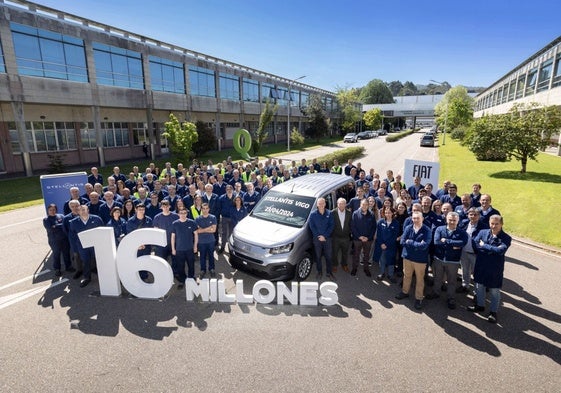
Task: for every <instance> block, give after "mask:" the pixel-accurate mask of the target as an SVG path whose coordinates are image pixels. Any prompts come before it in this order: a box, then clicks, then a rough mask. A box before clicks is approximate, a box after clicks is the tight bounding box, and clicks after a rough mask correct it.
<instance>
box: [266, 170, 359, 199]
mask: <svg viewBox="0 0 561 393" xmlns="http://www.w3.org/2000/svg"><path fill="white" fill-rule="evenodd" d="M348 183H354V180H353V178H352V177H350V176H345V175H338V174H334V173H312V174H309V175H304V176H299V177H297V178H295V179H291V180H288V181H286V182H283V183H280V184H277V185H276V186H274V187H273V188H272V189H271V190H274V191H279V192H285V193H288V194H290V193H297V194H299V195H306V196H313V197H318V196H321V195H323V194H324V193H325V192H326V191H328V190H331V189H334V188H339V187H342V186H344V185H345V184H348Z"/></svg>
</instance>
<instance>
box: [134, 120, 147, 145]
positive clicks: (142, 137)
mask: <svg viewBox="0 0 561 393" xmlns="http://www.w3.org/2000/svg"><path fill="white" fill-rule="evenodd" d="M132 126H133V128H132V139H133V144H135V145H142V144H143V143H144V142H146V143H148V142H149V140H148V130H147V129H146V128H145V127H144V123H133V125H132Z"/></svg>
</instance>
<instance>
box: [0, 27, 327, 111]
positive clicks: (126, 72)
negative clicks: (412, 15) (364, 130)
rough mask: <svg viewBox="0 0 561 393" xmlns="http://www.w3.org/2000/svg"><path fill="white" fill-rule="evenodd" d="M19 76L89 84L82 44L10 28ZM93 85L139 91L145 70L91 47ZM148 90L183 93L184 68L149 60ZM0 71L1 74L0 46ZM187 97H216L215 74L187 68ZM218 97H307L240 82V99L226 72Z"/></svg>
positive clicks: (295, 100) (111, 50)
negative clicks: (188, 86) (149, 80)
mask: <svg viewBox="0 0 561 393" xmlns="http://www.w3.org/2000/svg"><path fill="white" fill-rule="evenodd" d="M10 26H11V30H12V38H13V42H14V51H15V56H16V64H17V67H18V71H19V73H20V74H22V75H30V76H38V77H44V78H55V79H64V80H70V81H75V82H85V83H87V82H89V76H88V68H87V61H86V52H85V46H84V41H83V40H82V39H79V38H75V37H71V36H67V35H64V34H60V33H55V32H52V31H48V30H43V29H38V28H34V27H30V26H26V25H21V24H18V23H14V22H11V23H10ZM92 49H93V58H94V64H95V72H96V82H97V83H98V84H100V85H109V86H118V87H126V88H131V89H144V88H145V85H144V71H143V67H142V56H141V54H140V53H138V52H135V51H132V50H128V49H123V48H118V47H114V46H110V45H106V44H101V43H98V42H93V43H92ZM149 67H150V76H151V83H152V89H153V90H156V91H165V92H170V93H177V94H185V93H186V89H185V73H184V65H183V63H180V62H175V61H171V60H167V59H163V58H160V57H157V56H149ZM0 72H6V68H5V64H4V56H3V52H2V48H1V47H0ZM189 82H190V90H191V91H190V94H191V95H194V96H204V97H216V96H217V91H216V82H215V72H214V71H213V70H210V69H207V68H203V67H197V66H189ZM218 83H219V89H220V97H221V98H222V99H226V100H235V101H239V100H240V99H242V100H244V101H248V102H265V101H266V100H271V101H274V102H276V103H278V104H279V105H288V103H289V102H290V103H291V105H293V106H301V107H304V106H306V105H307V104H308V99H309V94H308V93H305V92H300V91H297V90H293V89H291V91H290V97H289V92H288V89H287V88H285V87H279V86H275V85H272V84H268V83H259V82H258V81H255V80H251V79H247V78H243V80H242V89H243V96H241V95H240V77H238V76H236V75H232V74H229V73H224V72H220V73H219V74H218ZM324 104H325V108H326V109H327V110H332V109H334V108H332V99H331V98H329V97H326V98H325V100H324Z"/></svg>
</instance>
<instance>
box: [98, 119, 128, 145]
mask: <svg viewBox="0 0 561 393" xmlns="http://www.w3.org/2000/svg"><path fill="white" fill-rule="evenodd" d="M101 133H102V139H103V147H118V146H128V145H129V127H128V124H127V123H118V122H117V123H115V122H103V123H101Z"/></svg>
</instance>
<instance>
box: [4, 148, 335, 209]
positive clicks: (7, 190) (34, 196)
mask: <svg viewBox="0 0 561 393" xmlns="http://www.w3.org/2000/svg"><path fill="white" fill-rule="evenodd" d="M339 141H341V138H323V139H321V140H320V141H319V143H318V142H317V141H315V140H307V141H306V143H304V145H302V146H291V147H292V149H291V152H298V151H302V150H304V149H313V148H314V147H319V146H323V145H326V144H329V143H333V142H339ZM285 152H286V144H285V143H278V144H276V145H275V144H268V145H265V146H263V148H262V149H261V151H260V152H259V153H260V154H259V157H260V158H264V157H267V156H276V155H279V154H280V153H285ZM228 156H232V157H233V158H234V160H235V159H236V157H239V155H238V153H237V152H236V151H235V150H234V149H225V150H222V151H220V152H219V151H212V152H209V153H207V154H204V155H203V156H201V157H198V159H199V160H201V161H203V162H206V161H207V160H212V162H214V163H215V164H216V163H218V162H221V161H223V160H225V159H226V157H228ZM168 160H170V158H160V159H158V160H156V161H154V163H155V164H156V166H157V167H159V168H163V167H164V163H165V162H166V161H168ZM150 162H151V161H149V160H144V159H142V160H134V161H123V162H118V163H110V164H109V165H107V166H105V167H102V168H99V172H100V173H101V174H102V175H103V178H104V179H107V176H109V175H111V173H112V172H113V167H114V166H115V165H118V166H120V167H121V172H122V173H124V174H125V176H127V175H128V173H129V172H130V170H131V168H132V166H133V165H138V167H139V168H140V171H141V172H142V171H144V169H145V168H146V167H147V166H148V164H149V163H150ZM172 164H174V165H175V164H177V163H176V162H173V163H172ZM184 164H185V165H187V164H188V163H184ZM90 167H91V166H90V165H87V166H85V167H83V168H68V169H67V171H66V172H81V171H85V172H86V173H88V174H89V168H90ZM41 203H43V199H42V194H41V184H40V181H39V176H32V177H25V178H15V179H4V180H0V212H5V211H9V210H13V209H18V208H23V207H27V206H32V205H38V204H41Z"/></svg>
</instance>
